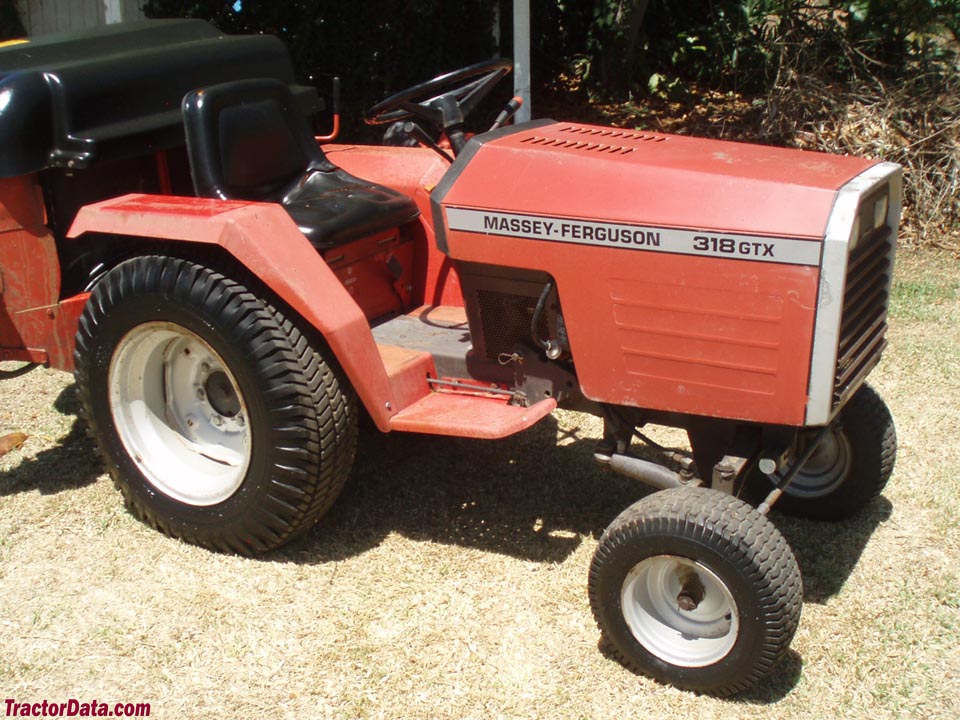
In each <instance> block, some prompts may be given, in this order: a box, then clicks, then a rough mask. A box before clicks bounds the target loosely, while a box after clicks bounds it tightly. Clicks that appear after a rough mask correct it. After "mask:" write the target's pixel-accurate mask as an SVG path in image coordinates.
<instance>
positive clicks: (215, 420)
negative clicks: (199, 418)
mask: <svg viewBox="0 0 960 720" xmlns="http://www.w3.org/2000/svg"><path fill="white" fill-rule="evenodd" d="M213 424H214V425H216V426H217V427H220V426H221V425H223V418H222V417H220V416H219V415H214V416H213Z"/></svg>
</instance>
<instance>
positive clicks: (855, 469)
mask: <svg viewBox="0 0 960 720" xmlns="http://www.w3.org/2000/svg"><path fill="white" fill-rule="evenodd" d="M816 434H817V433H816V430H806V431H803V434H801V436H800V439H799V447H798V449H797V452H798V453H802V452H803V451H804V443H805V442H806V441H807V439H808V438H812V437H813V436H814V435H816ZM896 459H897V430H896V427H895V426H894V423H893V416H892V415H891V414H890V410H889V409H888V408H887V405H886V403H885V402H884V401H883V398H881V397H880V395H879V394H878V393H877V391H876V390H874V389H873V388H872V387H870V386H869V385H863V386H861V387H860V389H859V390H857V392H856V393H854V394H853V396H852V397H851V398H850V399H849V400H848V401H847V404H846V405H844V407H843V409H842V410H840V413H839V415H838V416H837V419H836V421H834V423H833V425H831V426H830V428H829V429H828V430H827V432H826V434H825V435H824V437H823V439H822V440H821V442H820V445H819V446H818V447H817V449H816V450H815V451H814V454H813V455H812V456H811V458H810V459H809V460H808V461H807V462H806V463H805V464H804V466H803V467H802V468H801V469H800V472H798V473H797V475H796V477H795V478H794V479H793V482H792V483H790V485H789V486H787V489H786V490H785V491H784V493H783V495H782V496H781V497H780V499H779V500H778V501H777V504H776V505H775V506H774V507H775V508H776V509H777V510H779V511H781V512H784V513H787V514H789V515H796V516H799V517H807V518H811V519H814V520H844V519H846V518H849V517H851V516H853V515H855V514H856V513H857V512H859V511H860V510H861V509H862V508H863V506H864V505H866V504H867V503H868V502H870V501H871V500H872V499H873V498H875V497H877V495H879V494H880V493H881V492H882V491H883V488H884V487H886V484H887V481H888V480H889V479H890V474H891V473H892V472H893V466H894V463H895V462H896ZM789 470H790V466H789V465H787V466H786V467H784V468H782V469H781V472H782V473H784V474H785V473H787V472H789ZM771 489H772V485H771V483H770V481H769V479H767V477H766V476H765V475H763V474H762V473H760V472H759V471H754V472H752V473H751V474H750V475H749V476H748V477H747V481H746V492H747V496H748V497H749V498H750V499H751V500H754V501H756V502H760V501H762V500H763V499H764V498H765V497H766V495H767V494H768V493H769V492H770V490H771Z"/></svg>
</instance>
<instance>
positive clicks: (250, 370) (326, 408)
mask: <svg viewBox="0 0 960 720" xmlns="http://www.w3.org/2000/svg"><path fill="white" fill-rule="evenodd" d="M319 346H320V343H319V342H317V341H315V340H313V341H311V339H309V338H308V336H307V335H306V334H304V332H303V331H301V330H300V329H299V328H298V327H297V325H296V324H295V323H293V322H291V321H290V320H289V319H287V318H286V317H285V316H284V315H283V313H281V312H280V311H279V310H278V309H277V308H275V307H273V306H272V305H271V304H269V303H266V302H264V301H262V300H260V299H259V298H257V297H256V296H254V295H253V294H252V293H251V292H250V291H249V290H247V289H246V288H245V287H244V286H243V285H241V284H239V283H237V282H235V281H233V280H231V279H229V278H227V277H225V276H224V275H222V274H220V273H218V272H215V271H213V270H211V269H209V268H206V267H203V266H201V265H197V264H195V263H192V262H188V261H185V260H180V259H175V258H169V257H157V256H151V257H140V258H136V259H133V260H129V261H127V262H125V263H122V264H121V265H119V266H117V267H116V268H114V269H113V270H111V271H110V272H109V273H108V274H107V275H106V276H105V277H104V278H103V279H102V281H101V282H99V283H98V284H97V286H96V288H95V289H94V291H93V294H92V295H91V297H90V300H89V301H88V303H87V306H86V308H85V310H84V313H83V315H82V317H81V319H80V325H79V329H78V332H77V341H76V348H77V349H76V354H75V363H76V379H77V386H78V390H79V395H80V399H81V401H82V404H83V412H84V415H85V417H86V419H87V421H88V423H89V427H90V430H91V434H92V435H93V437H94V439H95V440H96V442H97V445H98V448H99V451H100V453H101V455H102V456H103V459H104V462H105V464H106V466H107V468H108V470H109V472H110V474H111V476H112V477H113V479H114V482H115V483H116V484H117V486H118V487H119V489H120V491H121V492H122V494H123V496H124V499H125V501H126V504H127V506H128V507H129V508H130V510H131V512H133V514H134V515H136V516H137V517H139V518H141V519H142V520H144V521H145V522H147V523H148V524H150V525H152V526H153V527H156V528H157V529H159V530H161V531H163V532H165V533H167V534H168V535H171V536H174V537H178V538H182V539H184V540H186V541H188V542H192V543H196V544H198V545H203V546H205V547H209V548H213V549H217V550H223V551H231V552H237V553H240V554H245V555H252V554H257V553H262V552H265V551H268V550H271V549H273V548H276V547H279V546H280V545H282V544H284V543H285V542H287V541H289V540H290V539H292V538H293V537H295V536H296V535H297V534H298V533H300V532H302V531H304V530H306V529H308V528H309V527H310V526H311V525H312V524H313V523H314V522H315V521H316V520H317V519H318V518H319V517H320V516H321V515H322V514H323V513H324V512H326V510H327V509H328V508H329V507H330V505H331V504H332V503H333V501H334V499H335V498H336V496H337V495H338V493H339V491H340V489H341V488H342V486H343V484H344V482H345V480H346V478H347V475H348V473H349V470H350V466H351V463H352V460H353V456H354V452H355V446H356V422H357V412H356V403H355V400H354V399H353V394H352V391H351V389H350V387H349V385H348V383H347V382H346V381H345V380H344V379H343V378H342V376H341V373H340V372H339V370H338V369H337V368H336V367H335V366H333V365H332V364H331V363H328V362H327V361H325V359H324V357H323V356H322V354H321V352H320V351H319Z"/></svg>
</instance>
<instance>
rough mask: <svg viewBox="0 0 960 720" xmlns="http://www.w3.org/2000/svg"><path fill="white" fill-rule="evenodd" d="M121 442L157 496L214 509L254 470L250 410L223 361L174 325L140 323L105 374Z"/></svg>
mask: <svg viewBox="0 0 960 720" xmlns="http://www.w3.org/2000/svg"><path fill="white" fill-rule="evenodd" d="M107 381H108V384H109V402H110V412H111V414H112V415H113V422H114V426H115V427H116V430H117V434H118V435H119V436H120V441H121V442H122V443H123V446H124V448H125V449H126V451H127V453H128V454H129V456H130V457H131V458H132V459H133V461H134V462H135V463H136V464H137V467H138V468H139V469H140V471H141V472H142V473H143V475H144V477H145V478H146V479H147V480H148V481H149V482H150V483H151V484H152V485H153V486H154V487H155V488H156V489H157V490H159V491H160V492H162V493H164V494H165V495H168V496H169V497H171V498H174V499H175V500H179V501H180V502H184V503H187V504H189V505H197V506H209V505H215V504H217V503H220V502H223V501H224V500H226V499H227V498H229V497H230V496H231V495H233V494H234V493H235V492H236V491H237V489H238V488H239V487H240V485H241V484H242V483H243V478H244V476H245V475H246V472H247V468H248V467H249V465H250V455H251V439H252V434H251V432H250V424H249V422H248V413H247V406H246V403H245V402H244V399H243V395H242V394H241V393H240V391H239V388H238V386H237V381H236V379H235V378H234V376H233V374H232V373H231V372H230V369H229V368H228V367H227V365H226V363H224V361H223V359H222V358H221V357H220V356H219V355H218V354H217V353H216V352H214V350H213V348H211V347H210V346H209V345H208V344H207V343H206V342H204V341H203V340H202V339H201V338H200V337H199V336H198V335H196V334H194V333H192V332H190V331H189V330H187V329H186V328H184V327H182V326H180V325H176V324H174V323H169V322H150V323H144V324H143V325H138V326H137V327H135V328H134V329H133V330H131V331H130V332H128V333H127V334H126V335H124V336H123V338H122V339H121V340H120V342H119V343H118V344H117V347H116V350H115V351H114V353H113V357H112V358H111V360H110V368H109V371H108V375H107Z"/></svg>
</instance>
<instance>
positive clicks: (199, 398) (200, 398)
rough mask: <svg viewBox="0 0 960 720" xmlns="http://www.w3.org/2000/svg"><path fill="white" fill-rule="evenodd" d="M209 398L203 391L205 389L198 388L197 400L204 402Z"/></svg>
mask: <svg viewBox="0 0 960 720" xmlns="http://www.w3.org/2000/svg"><path fill="white" fill-rule="evenodd" d="M205 397H207V394H206V393H205V392H204V391H203V388H197V400H203V399H204V398H205Z"/></svg>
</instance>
